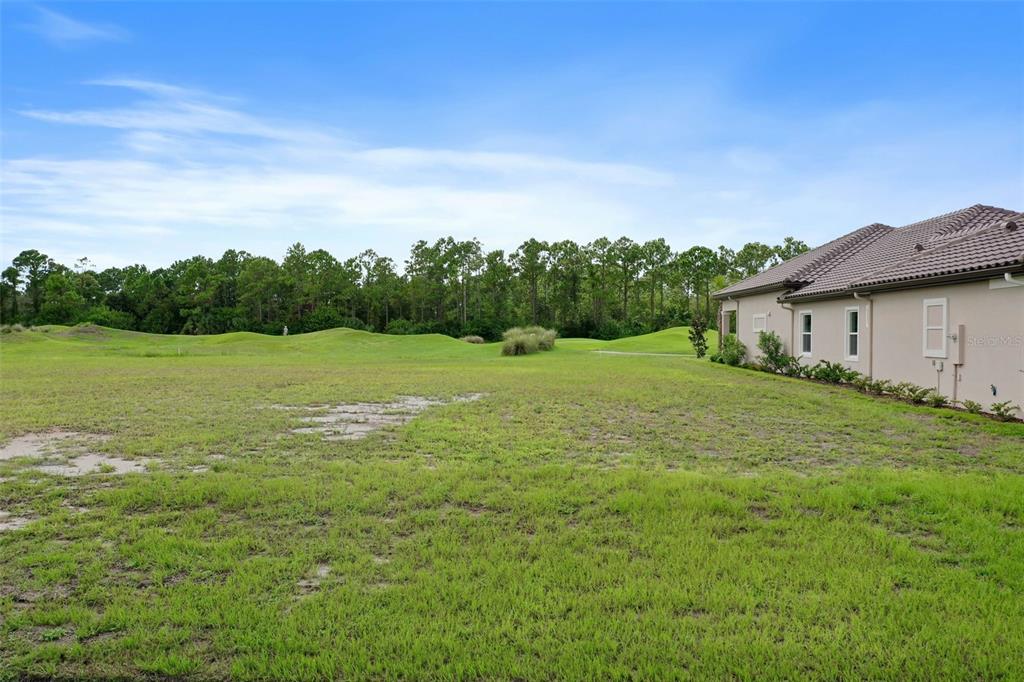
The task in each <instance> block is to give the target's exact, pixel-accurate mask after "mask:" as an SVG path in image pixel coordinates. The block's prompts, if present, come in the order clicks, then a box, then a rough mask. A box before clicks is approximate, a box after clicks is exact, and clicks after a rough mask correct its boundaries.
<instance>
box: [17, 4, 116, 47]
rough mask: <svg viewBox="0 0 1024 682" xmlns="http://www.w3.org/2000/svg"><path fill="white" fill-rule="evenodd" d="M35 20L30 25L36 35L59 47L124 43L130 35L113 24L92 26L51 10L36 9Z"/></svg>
mask: <svg viewBox="0 0 1024 682" xmlns="http://www.w3.org/2000/svg"><path fill="white" fill-rule="evenodd" d="M35 11H36V17H35V20H34V21H33V22H32V23H30V24H29V25H28V28H29V29H30V30H31V31H33V32H34V33H36V34H38V35H40V36H42V38H43V39H44V40H46V41H47V42H49V43H51V44H52V45H56V46H58V47H74V46H76V45H82V44H86V43H97V42H110V41H116V42H119V41H124V40H127V39H128V38H129V34H128V32H127V31H125V30H124V29H123V28H121V27H119V26H114V25H112V24H90V23H86V22H84V21H80V20H78V19H73V18H71V17H69V16H68V15H66V14H61V13H60V12H55V11H54V10H51V9H46V8H43V7H36V8H35Z"/></svg>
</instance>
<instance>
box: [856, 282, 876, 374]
mask: <svg viewBox="0 0 1024 682" xmlns="http://www.w3.org/2000/svg"><path fill="white" fill-rule="evenodd" d="M853 298H854V299H856V300H858V301H865V302H866V303H865V307H867V309H868V378H870V379H874V378H875V306H873V305H872V304H871V292H868V293H866V294H861V293H859V292H856V291H855V292H853Z"/></svg>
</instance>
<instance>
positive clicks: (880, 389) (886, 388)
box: [868, 379, 892, 395]
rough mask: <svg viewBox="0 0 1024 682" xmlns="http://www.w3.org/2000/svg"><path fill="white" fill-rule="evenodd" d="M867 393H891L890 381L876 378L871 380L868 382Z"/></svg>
mask: <svg viewBox="0 0 1024 682" xmlns="http://www.w3.org/2000/svg"><path fill="white" fill-rule="evenodd" d="M868 393H874V394H875V395H882V394H884V393H892V382H891V381H889V380H888V379H878V380H877V381H871V382H869V383H868Z"/></svg>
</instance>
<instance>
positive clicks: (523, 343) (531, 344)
mask: <svg viewBox="0 0 1024 682" xmlns="http://www.w3.org/2000/svg"><path fill="white" fill-rule="evenodd" d="M539 350H540V344H539V343H538V342H537V337H536V336H535V335H534V334H515V335H513V336H506V337H505V341H504V342H503V343H502V345H501V354H502V355H529V354H530V353H536V352H537V351H539Z"/></svg>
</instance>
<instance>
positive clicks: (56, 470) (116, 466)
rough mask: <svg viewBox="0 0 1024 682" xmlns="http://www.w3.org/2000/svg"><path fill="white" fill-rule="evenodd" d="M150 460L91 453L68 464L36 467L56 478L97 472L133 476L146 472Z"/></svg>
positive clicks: (72, 459) (71, 460)
mask: <svg viewBox="0 0 1024 682" xmlns="http://www.w3.org/2000/svg"><path fill="white" fill-rule="evenodd" d="M149 461H150V460H148V459H136V460H132V459H121V458H120V457H108V456H107V455H98V454H95V453H89V454H86V455H81V456H79V457H73V458H71V459H69V460H68V462H67V463H66V464H40V465H39V466H37V467H36V469H38V470H39V471H42V472H43V473H44V474H53V475H55V476H84V475H85V474H91V473H95V472H97V471H98V472H102V473H109V474H131V473H141V472H144V471H146V464H147V463H148V462H149Z"/></svg>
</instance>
